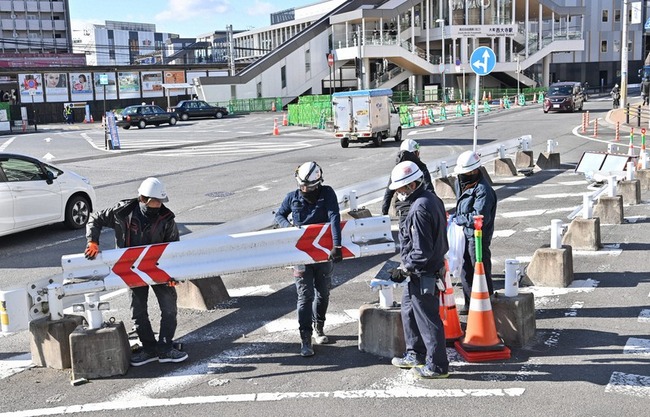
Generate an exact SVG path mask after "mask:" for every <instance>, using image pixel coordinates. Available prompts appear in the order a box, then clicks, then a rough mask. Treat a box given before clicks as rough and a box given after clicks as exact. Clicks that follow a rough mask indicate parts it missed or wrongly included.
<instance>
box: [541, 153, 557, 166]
mask: <svg viewBox="0 0 650 417" xmlns="http://www.w3.org/2000/svg"><path fill="white" fill-rule="evenodd" d="M537 166H538V167H539V168H540V169H560V154H559V153H557V152H553V153H548V152H542V153H540V154H539V156H538V157H537Z"/></svg>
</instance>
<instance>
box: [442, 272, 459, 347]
mask: <svg viewBox="0 0 650 417" xmlns="http://www.w3.org/2000/svg"><path fill="white" fill-rule="evenodd" d="M440 298H441V300H442V301H441V303H440V318H441V319H442V324H443V325H444V328H445V339H446V340H447V345H449V346H452V345H453V344H454V342H455V341H456V340H458V339H460V338H461V337H463V329H461V328H460V319H459V318H458V310H457V309H456V299H455V298H454V286H453V284H452V283H451V274H450V273H449V262H447V259H445V292H444V293H443V294H441V295H440Z"/></svg>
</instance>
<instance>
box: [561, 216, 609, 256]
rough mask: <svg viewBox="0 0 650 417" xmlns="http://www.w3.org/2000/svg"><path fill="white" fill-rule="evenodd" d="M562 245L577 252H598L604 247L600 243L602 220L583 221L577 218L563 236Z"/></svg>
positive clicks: (596, 218)
mask: <svg viewBox="0 0 650 417" xmlns="http://www.w3.org/2000/svg"><path fill="white" fill-rule="evenodd" d="M562 244H563V245H569V246H571V247H572V248H573V249H577V250H598V249H600V248H601V247H602V244H601V241H600V218H598V217H595V218H593V219H583V218H581V217H576V218H575V219H573V221H572V222H571V223H569V228H568V229H567V232H566V233H565V234H564V236H562Z"/></svg>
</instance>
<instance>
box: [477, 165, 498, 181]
mask: <svg viewBox="0 0 650 417" xmlns="http://www.w3.org/2000/svg"><path fill="white" fill-rule="evenodd" d="M479 170H480V171H481V173H482V174H483V178H485V180H486V181H487V182H488V184H490V185H494V181H492V177H490V174H489V173H488V172H487V169H486V168H485V167H484V166H483V165H481V166H480V167H479Z"/></svg>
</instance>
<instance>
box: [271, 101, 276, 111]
mask: <svg viewBox="0 0 650 417" xmlns="http://www.w3.org/2000/svg"><path fill="white" fill-rule="evenodd" d="M271 111H273V112H274V111H276V107H275V100H273V101H272V102H271Z"/></svg>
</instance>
